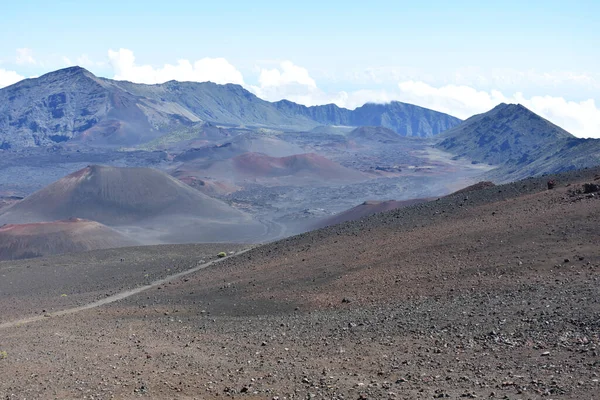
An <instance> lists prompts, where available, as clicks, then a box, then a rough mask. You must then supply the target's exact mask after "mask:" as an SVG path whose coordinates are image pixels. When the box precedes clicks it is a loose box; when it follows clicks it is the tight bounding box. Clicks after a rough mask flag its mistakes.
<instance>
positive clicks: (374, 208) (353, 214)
mask: <svg viewBox="0 0 600 400" xmlns="http://www.w3.org/2000/svg"><path fill="white" fill-rule="evenodd" d="M429 200H432V199H411V200H403V201H397V200H386V201H376V200H367V201H365V202H363V203H362V204H359V205H358V206H356V207H352V208H351V209H349V210H346V211H342V212H341V213H339V214H336V215H333V216H331V217H327V218H325V219H323V220H321V221H319V222H317V223H316V224H315V225H314V226H313V229H318V228H324V227H326V226H331V225H337V224H341V223H344V222H348V221H356V220H359V219H361V218H364V217H368V216H369V215H373V214H377V213H380V212H385V211H391V210H396V209H398V208H403V207H408V206H412V205H415V204H420V203H424V202H426V201H429Z"/></svg>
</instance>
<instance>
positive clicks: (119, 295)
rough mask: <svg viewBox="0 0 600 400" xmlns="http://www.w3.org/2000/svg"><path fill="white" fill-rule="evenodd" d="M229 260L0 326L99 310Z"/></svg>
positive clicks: (246, 250)
mask: <svg viewBox="0 0 600 400" xmlns="http://www.w3.org/2000/svg"><path fill="white" fill-rule="evenodd" d="M252 249H253V247H250V248H248V249H245V250H241V251H239V252H237V253H235V255H234V256H238V255H240V254H244V253H246V252H248V251H250V250H252ZM228 258H229V257H225V258H219V259H216V260H212V261H209V262H207V263H204V264H200V265H197V266H195V267H193V268H190V269H188V270H185V271H182V272H178V273H176V274H173V275H169V276H167V277H166V278H163V279H159V280H157V281H154V282H152V283H150V284H148V285H144V286H140V287H137V288H135V289H130V290H125V291H123V292H120V293H117V294H113V295H112V296H109V297H106V298H104V299H101V300H97V301H94V302H92V303H88V304H84V305H82V306H78V307H73V308H67V309H65V310H61V311H56V312H53V313H48V314H44V315H36V316H33V317H28V318H21V319H18V320H15V321H9V322H5V323H2V324H0V329H5V328H13V327H16V326H21V325H25V324H29V323H31V322H37V321H42V320H45V319H48V318H49V317H60V316H61V315H67V314H74V313H77V312H80V311H84V310H89V309H92V308H97V307H100V306H103V305H106V304H110V303H114V302H116V301H119V300H123V299H126V298H127V297H131V296H133V295H136V294H138V293H142V292H145V291H146V290H148V289H152V288H154V287H157V286H160V285H164V284H165V283H169V282H171V281H174V280H176V279H179V278H181V277H183V276H186V275H189V274H193V273H194V272H197V271H200V270H202V269H205V268H208V267H210V266H211V265H213V264H216V263H218V262H221V261H223V260H226V259H228Z"/></svg>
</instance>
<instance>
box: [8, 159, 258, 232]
mask: <svg viewBox="0 0 600 400" xmlns="http://www.w3.org/2000/svg"><path fill="white" fill-rule="evenodd" d="M69 218H84V219H89V220H94V221H98V222H100V223H103V224H106V225H109V226H130V227H132V230H131V231H130V232H136V234H139V235H143V234H144V233H143V232H137V231H136V229H137V228H140V227H142V228H144V229H150V230H152V231H153V232H152V233H153V234H155V235H158V237H159V238H161V239H156V240H155V241H153V242H161V241H167V242H172V241H176V242H180V241H184V242H185V241H197V240H199V241H214V240H218V241H221V240H240V238H241V237H244V238H245V237H246V235H245V234H244V235H240V233H241V232H245V231H246V229H251V230H252V229H262V226H261V225H259V224H257V223H256V222H254V221H253V220H252V219H251V217H250V216H248V215H247V214H245V213H243V212H241V211H238V210H236V209H234V208H232V207H231V206H229V205H227V204H226V203H224V202H222V201H220V200H217V199H213V198H211V197H209V196H207V195H205V194H203V193H201V192H199V191H197V190H194V189H192V188H191V187H189V186H188V185H186V184H184V183H182V182H180V181H178V180H177V179H175V178H173V177H171V176H169V175H167V174H165V173H164V172H161V171H158V170H154V169H150V168H116V167H104V166H97V165H92V166H88V167H86V168H84V169H82V170H79V171H77V172H75V173H73V174H71V175H68V176H66V177H64V178H62V179H60V180H58V181H57V182H55V183H53V184H51V185H49V186H47V187H45V188H44V189H42V190H40V191H38V192H36V193H34V194H32V195H31V196H29V197H26V198H25V199H24V200H22V201H21V202H19V203H17V204H15V205H13V206H12V207H9V208H7V209H5V210H3V212H2V213H0V223H30V222H48V221H56V220H63V219H69ZM223 229H224V230H223ZM236 232H237V233H236ZM145 233H150V232H145ZM228 235H232V236H231V237H230V236H228Z"/></svg>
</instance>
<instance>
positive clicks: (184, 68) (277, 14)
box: [0, 0, 600, 136]
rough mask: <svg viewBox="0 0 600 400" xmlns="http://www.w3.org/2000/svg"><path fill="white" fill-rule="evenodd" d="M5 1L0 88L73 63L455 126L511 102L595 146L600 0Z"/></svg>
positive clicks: (599, 132) (120, 74)
mask: <svg viewBox="0 0 600 400" xmlns="http://www.w3.org/2000/svg"><path fill="white" fill-rule="evenodd" d="M10 3H11V4H9V5H3V6H2V12H1V14H2V17H1V24H0V37H1V38H2V40H1V41H0V86H5V85H7V84H9V83H12V82H13V81H15V80H17V79H19V78H21V77H31V76H38V75H41V74H43V73H45V72H49V71H51V70H55V69H58V68H62V67H65V66H68V65H70V64H80V65H82V66H84V67H85V68H87V69H89V70H90V71H92V72H94V73H95V74H97V75H100V76H105V77H109V78H119V79H127V80H132V81H140V82H145V83H156V82H160V81H162V80H165V79H166V80H169V79H179V80H213V81H217V82H218V83H225V82H234V83H240V84H243V85H244V86H245V87H246V88H248V89H249V90H252V91H253V92H254V93H256V94H257V95H259V96H260V97H263V98H265V99H268V100H277V99H279V98H284V97H285V98H290V99H291V100H294V101H298V102H302V103H305V104H320V103H324V102H335V103H337V104H339V105H341V106H346V107H350V108H353V107H356V106H358V105H361V104H362V103H364V102H367V101H376V102H383V101H389V100H401V101H407V102H411V103H416V104H419V105H423V106H426V107H430V108H434V109H438V110H440V111H445V112H449V113H451V114H454V115H457V116H459V117H463V118H465V117H467V116H469V115H472V114H473V113H477V112H483V111H485V110H486V107H489V106H493V104H494V103H497V102H500V101H519V102H522V103H523V104H525V105H526V106H528V107H530V108H532V109H534V111H536V112H539V113H540V114H542V115H543V116H545V117H546V118H549V119H550V120H551V121H553V122H555V123H558V124H560V125H562V126H564V127H565V128H567V129H569V130H571V131H572V132H573V133H575V134H578V135H580V136H600V96H599V95H598V93H600V55H599V53H600V52H598V51H597V48H600V27H598V24H597V16H598V15H600V1H571V2H566V1H549V0H547V1H528V2H523V1H512V0H506V1H503V2H482V1H455V2H447V1H429V2H414V1H413V2H403V1H377V0H375V1H368V2H365V1H360V2H359V1H337V0H334V1H325V0H322V1H312V0H308V1H302V2H283V1H279V2H267V1H253V2H247V1H210V2H203V1H200V2H197V1H194V2H192V1H189V2H188V1H178V0H172V1H151V0H146V1H136V0H134V1H126V0H121V1H114V0H107V1H102V2H82V1H53V2H47V1H34V0H22V1H19V2H10ZM111 51H112V52H111ZM180 60H186V62H188V64H189V65H188V64H186V63H185V62H183V63H182V62H181V61H180ZM198 61H200V62H199V63H197V62H198ZM169 66H170V67H169ZM489 108H491V107H489Z"/></svg>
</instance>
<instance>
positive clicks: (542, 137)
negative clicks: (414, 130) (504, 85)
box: [438, 103, 573, 164]
mask: <svg viewBox="0 0 600 400" xmlns="http://www.w3.org/2000/svg"><path fill="white" fill-rule="evenodd" d="M439 138H440V139H441V142H440V143H439V144H438V146H439V147H441V148H443V149H445V150H447V151H450V152H452V153H455V154H457V155H459V156H464V157H467V158H470V159H471V160H474V161H479V162H487V163H491V164H503V163H505V162H507V161H509V160H513V161H514V162H521V163H525V162H527V161H528V157H530V154H531V153H532V152H533V151H534V150H535V149H539V148H540V147H543V146H546V145H548V144H551V143H553V142H556V141H559V140H563V139H568V138H573V135H571V134H570V133H569V132H567V131H565V130H564V129H562V128H560V127H559V126H557V125H554V124H553V123H552V122H550V121H548V120H546V119H544V118H542V117H541V116H539V115H537V114H536V113H534V112H533V111H531V110H529V109H528V108H526V107H525V106H523V105H522V104H506V103H501V104H498V105H497V106H496V107H494V108H493V109H491V110H490V111H488V112H486V113H483V114H478V115H475V116H473V117H471V118H469V119H467V120H466V121H464V122H463V123H462V124H460V125H458V126H456V127H454V128H452V129H449V130H447V131H446V132H443V133H442V134H441V135H440V136H439Z"/></svg>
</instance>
